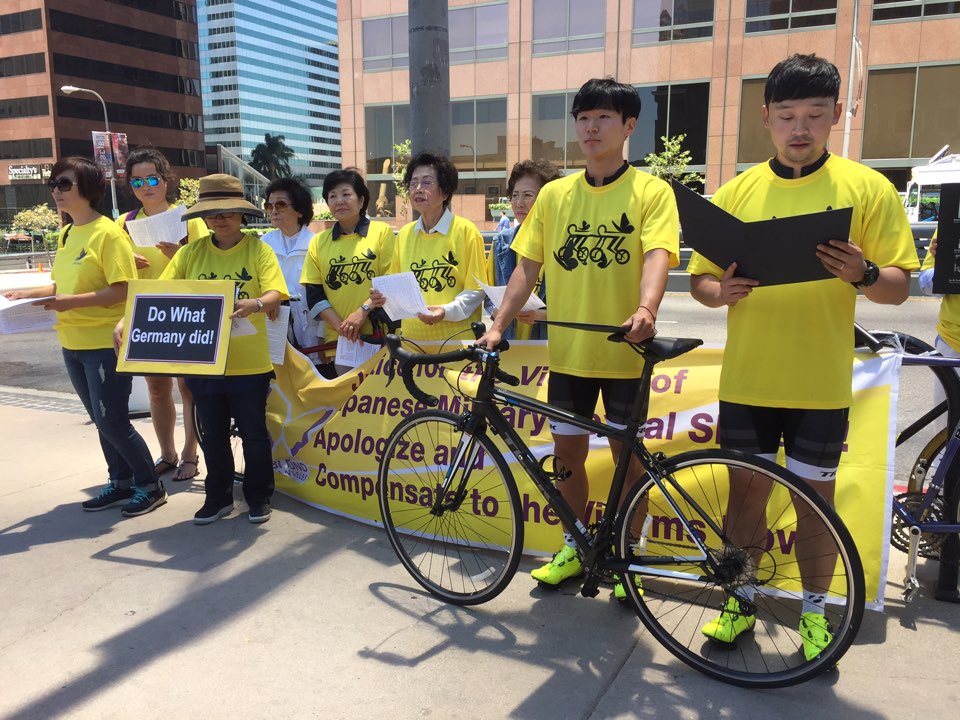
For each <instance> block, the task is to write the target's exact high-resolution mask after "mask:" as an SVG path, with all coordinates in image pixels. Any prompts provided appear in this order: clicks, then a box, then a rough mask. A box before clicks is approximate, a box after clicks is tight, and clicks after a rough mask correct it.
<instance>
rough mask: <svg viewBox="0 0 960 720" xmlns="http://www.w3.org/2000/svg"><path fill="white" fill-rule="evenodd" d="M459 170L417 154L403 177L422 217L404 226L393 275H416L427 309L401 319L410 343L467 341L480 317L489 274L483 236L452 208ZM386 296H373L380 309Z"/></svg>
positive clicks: (372, 301)
mask: <svg viewBox="0 0 960 720" xmlns="http://www.w3.org/2000/svg"><path fill="white" fill-rule="evenodd" d="M457 181H458V174H457V168H456V167H455V166H454V165H453V163H452V162H450V160H448V159H447V158H445V157H443V156H441V155H433V154H432V153H425V152H424V153H419V154H418V155H417V156H416V157H414V158H412V159H411V160H410V163H409V164H408V165H407V169H406V171H405V172H404V175H403V182H404V184H405V185H406V186H407V189H408V191H409V194H410V195H409V196H410V202H411V204H412V205H413V209H414V210H416V211H417V212H418V213H420V219H419V220H417V221H416V222H412V223H410V224H409V225H406V226H405V227H404V228H403V229H402V230H401V231H400V235H399V236H398V238H397V250H396V254H395V255H394V259H393V263H392V265H391V268H390V271H391V273H399V272H407V271H412V272H413V274H414V276H415V277H416V280H417V283H418V284H419V286H420V290H421V292H422V293H423V298H424V301H425V302H426V305H427V311H426V312H421V313H418V315H417V317H415V318H408V319H405V320H403V323H402V325H401V327H402V330H403V334H404V336H405V337H408V338H410V339H412V340H446V339H448V338H451V337H453V336H454V335H461V334H462V335H463V337H464V339H466V338H467V337H469V336H468V335H467V333H469V330H470V323H471V322H473V321H475V320H479V319H480V303H481V302H482V301H483V290H481V289H480V284H479V282H478V278H482V277H485V276H486V267H485V261H484V248H483V237H482V236H481V235H480V231H479V230H477V228H476V226H475V225H474V224H473V223H472V222H470V221H469V220H467V219H466V218H462V217H460V216H459V215H454V214H453V212H452V211H451V210H450V198H451V197H453V193H454V192H455V191H456V189H457ZM384 302H386V297H385V296H384V295H383V294H382V293H380V292H379V291H377V290H373V291H371V293H370V304H371V305H373V306H375V307H379V306H381V305H383V303H384Z"/></svg>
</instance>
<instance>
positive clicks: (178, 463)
mask: <svg viewBox="0 0 960 720" xmlns="http://www.w3.org/2000/svg"><path fill="white" fill-rule="evenodd" d="M126 169H127V178H129V181H130V188H131V189H132V190H133V194H134V196H135V197H136V198H137V200H138V201H139V202H140V205H141V207H140V208H139V209H137V210H131V211H130V212H128V213H125V214H123V215H121V216H120V217H119V218H117V224H118V225H120V227H121V228H123V229H124V232H126V225H127V223H128V222H130V221H131V220H142V219H143V218H145V217H150V216H152V215H158V214H160V213H162V212H166V211H167V210H170V209H171V208H173V207H175V205H174V202H173V201H174V200H175V198H176V193H177V188H178V187H179V185H178V183H177V177H176V175H174V174H173V168H171V167H170V162H169V161H168V160H167V158H166V156H165V155H164V154H163V153H161V152H160V151H159V150H156V149H154V148H138V149H136V150H134V151H133V152H132V153H130V154H129V155H128V156H127V165H126ZM206 234H207V228H206V226H205V225H204V224H203V221H202V220H200V219H196V218H195V219H193V220H189V221H187V224H186V235H184V237H183V238H182V239H181V240H180V242H179V243H166V242H162V243H158V244H157V246H156V247H138V246H136V245H134V244H133V239H131V240H130V244H131V245H132V246H133V250H134V257H137V259H138V262H137V273H138V276H139V277H140V278H141V279H146V280H154V279H156V278H158V277H160V273H162V272H163V270H164V268H165V267H167V264H168V263H169V262H170V258H172V257H173V256H174V254H175V253H176V252H177V250H179V249H180V247H181V246H182V245H186V244H187V243H188V242H194V241H196V240H199V239H200V238H202V237H203V236H205V235H206ZM128 236H129V234H128ZM146 381H147V390H148V392H149V395H150V419H151V420H152V421H153V431H154V433H156V436H157V442H158V443H160V457H159V458H157V459H156V460H155V461H154V467H155V468H156V470H157V474H159V475H163V474H164V473H167V472H170V471H171V470H176V472H174V474H173V477H172V478H171V480H174V481H181V480H190V479H191V478H195V477H196V476H197V475H198V474H199V472H200V468H199V460H200V458H199V453H198V450H197V434H196V431H195V430H194V428H193V422H192V421H190V418H192V417H193V396H192V395H191V394H190V389H189V388H188V387H187V384H186V383H185V382H184V380H183V378H177V387H178V388H179V390H180V398H181V400H182V401H183V417H184V418H185V419H186V421H185V422H184V423H183V431H184V432H183V434H184V440H183V450H182V452H181V453H180V455H179V456H178V455H177V446H176V444H175V439H174V427H175V426H176V423H177V408H176V405H174V402H173V378H170V377H163V376H159V375H153V376H148V377H147V378H146Z"/></svg>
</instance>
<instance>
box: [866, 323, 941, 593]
mask: <svg viewBox="0 0 960 720" xmlns="http://www.w3.org/2000/svg"><path fill="white" fill-rule="evenodd" d="M856 332H857V340H858V343H859V344H863V345H866V346H868V347H870V349H872V350H873V351H874V352H879V351H881V350H883V349H892V350H894V351H896V352H898V353H900V354H901V362H902V364H903V365H905V366H914V367H928V368H930V369H931V370H932V371H933V373H934V374H935V375H936V377H937V379H938V381H939V382H940V383H941V385H942V386H943V388H944V392H945V395H946V398H947V399H946V400H944V401H943V402H941V403H939V404H938V405H937V406H936V407H934V408H933V409H931V410H929V411H928V412H926V413H924V414H923V415H922V416H920V417H919V418H918V419H917V420H915V421H914V422H912V423H911V424H910V425H908V426H907V427H906V428H904V429H903V430H902V431H900V432H899V433H898V434H897V440H896V446H897V447H900V446H901V445H903V444H904V443H905V442H907V441H908V440H910V439H911V438H913V437H914V436H916V435H917V433H919V432H920V431H921V430H923V429H924V428H926V427H928V426H929V425H931V424H932V423H933V422H935V421H936V420H937V419H938V418H939V417H941V416H942V415H943V414H944V413H945V412H947V411H948V408H954V410H953V412H951V413H950V416H949V417H948V427H945V428H943V429H941V430H939V431H938V432H937V433H936V434H935V435H934V436H933V437H932V438H930V439H929V440H928V441H927V443H926V444H925V445H924V446H923V448H922V449H921V450H920V453H919V454H918V456H917V459H916V460H914V462H913V465H912V467H911V470H910V474H909V477H908V483H907V488H906V491H905V492H902V493H897V494H894V496H893V500H892V506H893V509H892V514H893V517H892V522H891V529H890V544H891V545H892V546H893V547H895V548H896V549H898V550H900V551H901V552H904V553H906V554H907V568H906V577H905V578H904V581H903V592H902V594H901V598H902V599H903V601H904V602H906V603H909V602H912V601H913V599H914V598H915V596H916V593H917V591H918V590H919V589H920V582H919V581H918V580H917V559H918V557H922V558H926V559H929V560H937V561H940V563H941V568H940V570H941V572H940V581H939V583H938V585H939V587H938V589H937V591H936V592H935V597H936V598H937V599H938V600H944V601H947V602H960V592H958V591H957V578H958V570H957V558H958V555H960V553H958V550H960V522H958V520H960V417H955V416H954V414H955V413H957V412H958V411H957V410H956V409H957V408H960V378H958V376H957V373H956V370H955V368H958V367H960V358H947V357H943V356H942V355H940V353H938V352H937V351H936V349H935V348H933V347H932V346H930V345H928V344H927V343H925V342H923V341H922V340H920V339H918V338H915V337H913V336H910V335H906V334H905V333H898V332H890V331H884V330H879V331H878V330H872V331H867V330H864V329H863V328H861V327H859V326H857V328H856ZM950 427H952V428H953V429H952V431H951V430H950ZM948 543H949V544H948Z"/></svg>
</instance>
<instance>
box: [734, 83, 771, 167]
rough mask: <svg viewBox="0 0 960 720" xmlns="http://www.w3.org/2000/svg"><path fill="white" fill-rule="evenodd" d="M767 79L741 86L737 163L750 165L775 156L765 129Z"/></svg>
mask: <svg viewBox="0 0 960 720" xmlns="http://www.w3.org/2000/svg"><path fill="white" fill-rule="evenodd" d="M766 84H767V79H766V78H755V79H752V80H744V81H743V83H742V84H741V86H740V128H739V130H738V133H739V134H738V138H739V139H738V142H737V162H738V163H743V164H749V165H755V164H756V163H759V162H763V161H764V160H767V159H768V158H770V157H772V156H773V145H772V144H771V142H770V133H769V131H768V130H767V129H766V128H764V127H763V88H764V87H765V86H766Z"/></svg>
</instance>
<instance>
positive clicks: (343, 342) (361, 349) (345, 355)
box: [333, 336, 380, 368]
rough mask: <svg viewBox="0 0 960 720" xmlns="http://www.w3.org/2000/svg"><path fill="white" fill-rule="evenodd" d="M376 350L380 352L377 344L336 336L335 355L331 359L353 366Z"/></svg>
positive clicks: (363, 361) (364, 360) (374, 353)
mask: <svg viewBox="0 0 960 720" xmlns="http://www.w3.org/2000/svg"><path fill="white" fill-rule="evenodd" d="M378 352H380V346H379V345H371V344H370V343H365V342H363V341H362V340H358V341H356V342H354V341H352V340H348V339H347V338H345V337H342V336H341V337H339V338H337V355H336V357H335V358H334V360H333V361H334V363H336V364H337V365H345V366H346V367H353V368H355V367H359V366H360V365H363V364H364V363H365V362H366V361H367V360H369V359H370V358H372V357H373V356H374V355H376V354H377V353H378Z"/></svg>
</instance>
